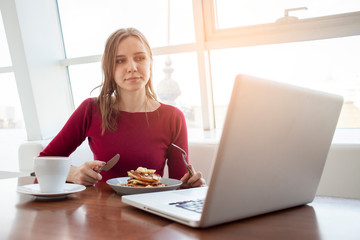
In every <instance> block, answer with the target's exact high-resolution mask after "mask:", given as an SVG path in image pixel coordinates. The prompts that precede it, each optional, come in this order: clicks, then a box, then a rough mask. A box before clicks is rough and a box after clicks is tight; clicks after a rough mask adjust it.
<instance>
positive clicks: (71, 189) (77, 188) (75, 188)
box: [17, 183, 86, 198]
mask: <svg viewBox="0 0 360 240" xmlns="http://www.w3.org/2000/svg"><path fill="white" fill-rule="evenodd" d="M85 189H86V187H85V186H83V185H79V184H73V183H65V187H64V191H63V192H59V193H43V192H40V187H39V184H29V185H24V186H19V187H18V188H17V192H19V193H23V194H29V195H33V196H37V197H47V198H52V197H64V196H66V195H69V194H72V193H77V192H81V191H83V190H85Z"/></svg>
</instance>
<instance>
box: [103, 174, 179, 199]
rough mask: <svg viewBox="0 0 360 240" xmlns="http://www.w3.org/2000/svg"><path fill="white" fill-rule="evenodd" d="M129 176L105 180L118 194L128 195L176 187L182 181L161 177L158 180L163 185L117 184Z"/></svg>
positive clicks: (123, 182)
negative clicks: (133, 185)
mask: <svg viewBox="0 0 360 240" xmlns="http://www.w3.org/2000/svg"><path fill="white" fill-rule="evenodd" d="M128 179H129V177H120V178H112V179H109V180H107V181H106V183H107V184H109V185H110V186H111V187H112V189H114V190H115V192H117V193H118V194H121V195H129V194H138V193H148V192H160V191H168V190H175V189H177V188H178V187H179V186H180V185H181V184H182V182H181V181H180V180H177V179H173V178H161V180H160V182H161V183H164V184H167V186H165V187H128V186H120V185H119V184H126V183H127V180H128Z"/></svg>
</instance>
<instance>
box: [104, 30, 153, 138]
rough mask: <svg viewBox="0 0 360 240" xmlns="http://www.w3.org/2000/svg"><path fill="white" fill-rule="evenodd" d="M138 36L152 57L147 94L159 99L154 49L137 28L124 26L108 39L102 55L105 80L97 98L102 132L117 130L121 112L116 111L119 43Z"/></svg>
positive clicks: (150, 97) (149, 97) (118, 98)
mask: <svg viewBox="0 0 360 240" xmlns="http://www.w3.org/2000/svg"><path fill="white" fill-rule="evenodd" d="M130 36H133V37H137V38H138V39H139V40H140V41H141V42H142V43H143V44H144V46H145V48H146V49H147V51H148V54H149V57H150V62H151V63H150V78H149V81H148V82H147V84H146V85H145V94H146V96H147V98H148V99H154V100H156V101H157V96H156V94H155V92H154V89H153V84H152V51H151V48H150V45H149V42H148V41H147V39H146V38H145V36H144V35H143V34H142V33H141V32H140V31H139V30H137V29H135V28H123V29H119V30H117V31H115V32H114V33H112V34H111V35H110V37H109V38H108V39H107V41H106V45H105V50H104V54H103V56H102V70H103V82H102V84H101V85H100V86H98V87H100V88H101V92H100V94H99V96H98V98H97V103H98V105H99V108H100V113H101V119H102V124H101V126H102V134H104V132H105V130H110V131H115V130H116V129H117V120H118V115H119V112H118V111H115V108H114V106H115V104H116V103H117V102H119V101H120V96H119V94H120V93H119V91H118V87H117V84H116V82H115V78H114V75H115V66H116V54H117V51H118V46H119V43H120V42H121V41H122V40H124V39H125V38H127V37H130ZM98 87H97V88H98Z"/></svg>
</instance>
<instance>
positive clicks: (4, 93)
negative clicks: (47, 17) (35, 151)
mask: <svg viewBox="0 0 360 240" xmlns="http://www.w3.org/2000/svg"><path fill="white" fill-rule="evenodd" d="M0 85H1V87H0V164H1V168H0V170H6V171H18V167H19V166H18V161H17V156H18V147H19V144H20V143H21V142H23V141H24V140H25V139H26V132H25V128H24V121H23V116H22V111H21V105H20V100H19V95H18V91H17V86H16V81H15V77H14V73H13V72H12V63H11V58H10V53H9V48H8V44H7V40H6V35H5V30H4V25H3V21H2V16H1V14H0Z"/></svg>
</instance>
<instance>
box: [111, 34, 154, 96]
mask: <svg viewBox="0 0 360 240" xmlns="http://www.w3.org/2000/svg"><path fill="white" fill-rule="evenodd" d="M150 68H151V59H150V56H149V54H148V51H147V49H146V47H145V46H144V44H143V43H142V42H141V41H140V40H139V39H138V38H137V37H134V36H129V37H127V38H125V39H123V40H122V41H121V42H120V43H119V46H118V51H117V53H116V67H115V74H114V77H115V82H116V84H117V85H118V86H119V88H120V91H121V92H122V93H124V92H133V91H139V90H142V91H144V89H145V85H146V84H147V82H148V81H149V78H150ZM144 92H145V91H144Z"/></svg>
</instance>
